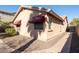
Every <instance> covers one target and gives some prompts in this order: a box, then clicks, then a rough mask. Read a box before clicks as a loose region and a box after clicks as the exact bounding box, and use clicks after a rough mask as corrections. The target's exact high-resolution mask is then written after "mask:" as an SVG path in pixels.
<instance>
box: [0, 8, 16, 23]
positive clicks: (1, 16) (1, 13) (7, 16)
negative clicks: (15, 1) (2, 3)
mask: <svg viewBox="0 0 79 59" xmlns="http://www.w3.org/2000/svg"><path fill="white" fill-rule="evenodd" d="M15 14H16V12H10V11H5V10H0V20H1V21H4V22H11V21H12V18H13V17H14V15H15Z"/></svg>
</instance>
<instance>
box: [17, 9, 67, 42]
mask: <svg viewBox="0 0 79 59" xmlns="http://www.w3.org/2000/svg"><path fill="white" fill-rule="evenodd" d="M39 13H40V12H38V11H32V10H27V9H23V10H22V11H21V12H20V14H19V15H18V17H17V18H16V20H22V22H21V27H20V31H19V33H20V35H23V36H28V37H31V38H37V39H38V40H42V41H47V40H48V39H50V38H51V37H53V36H55V35H56V34H59V33H62V32H64V31H65V29H66V26H67V24H66V22H64V24H62V22H61V21H58V20H57V19H56V18H52V17H50V16H49V15H47V14H46V15H45V17H46V18H47V22H45V24H44V30H35V29H34V24H32V23H28V21H29V20H31V18H32V17H33V16H35V15H38V14H39ZM43 13H44V12H43ZM16 20H15V21H16ZM49 21H50V22H51V24H50V25H51V26H50V27H51V30H52V31H51V32H48V31H49Z"/></svg>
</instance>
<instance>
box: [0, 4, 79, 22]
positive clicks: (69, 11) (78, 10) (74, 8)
mask: <svg viewBox="0 0 79 59" xmlns="http://www.w3.org/2000/svg"><path fill="white" fill-rule="evenodd" d="M36 6H38V7H45V8H50V9H52V10H53V11H54V12H55V13H57V14H58V15H60V16H67V17H68V21H69V22H70V21H72V19H73V18H75V17H77V18H79V5H36ZM18 8H19V5H0V10H7V11H11V12H16V11H17V10H18Z"/></svg>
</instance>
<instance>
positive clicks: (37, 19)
mask: <svg viewBox="0 0 79 59" xmlns="http://www.w3.org/2000/svg"><path fill="white" fill-rule="evenodd" d="M29 22H30V23H44V22H45V16H41V15H38V16H34V17H32V19H31V20H30V21H29Z"/></svg>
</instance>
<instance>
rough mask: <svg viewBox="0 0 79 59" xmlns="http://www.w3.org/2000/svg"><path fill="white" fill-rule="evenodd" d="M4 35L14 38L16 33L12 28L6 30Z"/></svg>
mask: <svg viewBox="0 0 79 59" xmlns="http://www.w3.org/2000/svg"><path fill="white" fill-rule="evenodd" d="M5 33H7V35H9V36H14V35H16V34H17V32H16V30H15V29H14V28H6V29H5Z"/></svg>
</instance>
